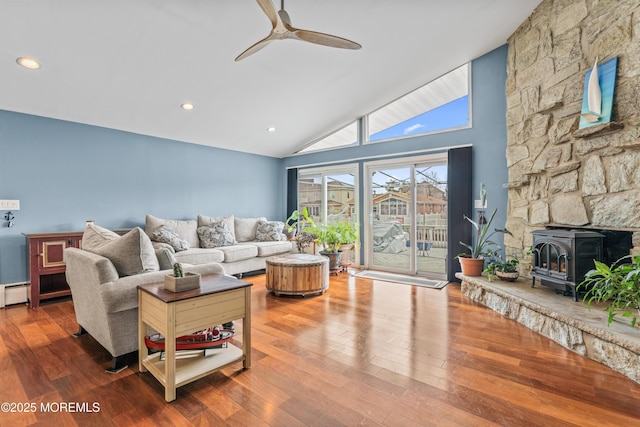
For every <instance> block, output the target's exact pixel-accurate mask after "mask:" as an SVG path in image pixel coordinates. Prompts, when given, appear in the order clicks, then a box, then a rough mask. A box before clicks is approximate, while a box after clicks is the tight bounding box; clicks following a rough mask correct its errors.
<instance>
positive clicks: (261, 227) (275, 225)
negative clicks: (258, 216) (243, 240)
mask: <svg viewBox="0 0 640 427" xmlns="http://www.w3.org/2000/svg"><path fill="white" fill-rule="evenodd" d="M283 230H284V222H280V221H262V220H260V221H258V227H257V228H256V240H257V241H258V242H277V241H281V240H287V236H285V235H284V233H283V232H282V231H283Z"/></svg>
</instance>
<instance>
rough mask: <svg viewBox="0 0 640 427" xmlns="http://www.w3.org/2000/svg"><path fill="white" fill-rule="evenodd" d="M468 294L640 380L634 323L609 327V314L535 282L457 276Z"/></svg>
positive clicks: (638, 342) (637, 333) (638, 344)
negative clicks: (589, 308)
mask: <svg viewBox="0 0 640 427" xmlns="http://www.w3.org/2000/svg"><path fill="white" fill-rule="evenodd" d="M456 276H457V277H458V278H459V279H461V280H462V283H461V291H462V294H463V295H466V296H467V297H469V298H471V299H472V300H474V301H476V302H478V303H481V304H483V305H485V306H487V307H488V308H490V309H492V310H494V311H496V312H498V313H500V314H502V315H503V316H506V317H508V318H509V319H511V320H515V321H517V322H518V323H520V324H522V325H524V326H526V327H527V328H529V329H531V330H533V331H536V332H538V333H540V334H542V335H544V336H546V337H547V338H549V339H551V340H553V341H555V342H557V343H559V344H561V345H563V346H564V347H566V348H568V349H570V350H573V351H574V352H576V353H578V354H580V355H581V356H584V357H587V358H589V359H592V360H594V361H596V362H599V363H602V364H603V365H605V366H608V367H609V368H611V369H613V370H615V371H617V372H619V373H621V374H623V375H625V376H627V377H629V378H631V379H632V380H634V381H636V382H638V383H640V330H638V328H637V327H636V328H632V327H631V325H626V324H617V323H614V324H612V325H611V326H607V322H606V313H604V312H602V310H601V309H598V310H595V309H593V310H587V309H586V307H584V305H582V304H580V303H576V302H573V300H571V299H570V298H567V297H563V296H559V295H554V293H553V291H552V290H550V289H546V288H544V287H542V288H536V289H532V288H531V287H530V285H531V282H528V281H526V282H525V281H523V279H520V281H519V282H518V283H505V282H500V281H497V282H488V281H487V280H486V279H485V278H484V277H467V276H463V275H461V274H460V273H458V274H457V275H456Z"/></svg>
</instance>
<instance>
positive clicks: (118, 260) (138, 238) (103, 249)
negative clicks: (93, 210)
mask: <svg viewBox="0 0 640 427" xmlns="http://www.w3.org/2000/svg"><path fill="white" fill-rule="evenodd" d="M84 249H85V250H88V251H89V252H93V253H96V254H98V255H102V256H103V257H105V258H109V260H111V262H112V263H113V265H114V267H115V268H116V270H117V271H118V275H119V276H120V277H123V276H132V275H134V274H140V273H146V272H149V271H157V270H159V269H160V267H159V264H158V259H157V258H156V253H155V250H154V248H153V244H152V243H151V240H150V239H149V236H147V235H146V234H145V233H144V231H142V229H141V228H140V227H136V228H134V229H132V230H131V231H129V232H128V233H127V234H124V235H123V236H119V237H118V238H117V239H113V240H107V241H105V242H104V244H103V245H102V246H99V247H96V248H91V249H86V248H84Z"/></svg>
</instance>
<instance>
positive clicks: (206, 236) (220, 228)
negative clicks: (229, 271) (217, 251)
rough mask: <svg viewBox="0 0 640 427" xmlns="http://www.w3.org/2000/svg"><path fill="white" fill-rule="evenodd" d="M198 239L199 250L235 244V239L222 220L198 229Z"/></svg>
mask: <svg viewBox="0 0 640 427" xmlns="http://www.w3.org/2000/svg"><path fill="white" fill-rule="evenodd" d="M198 237H199V238H200V247H201V248H217V247H220V246H233V245H235V244H236V239H235V237H234V235H233V233H232V232H231V230H229V226H228V225H227V223H226V222H225V221H224V220H222V221H219V222H215V223H212V224H211V225H203V226H200V227H198Z"/></svg>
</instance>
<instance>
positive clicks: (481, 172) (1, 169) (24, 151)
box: [0, 46, 507, 284]
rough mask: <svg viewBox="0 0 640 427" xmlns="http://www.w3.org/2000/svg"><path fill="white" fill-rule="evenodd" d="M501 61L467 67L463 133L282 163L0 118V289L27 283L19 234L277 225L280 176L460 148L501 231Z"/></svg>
mask: <svg viewBox="0 0 640 427" xmlns="http://www.w3.org/2000/svg"><path fill="white" fill-rule="evenodd" d="M506 56H507V47H506V46H503V47H500V48H498V49H496V50H494V51H492V52H490V53H488V54H486V55H484V56H482V57H480V58H478V59H476V60H474V61H473V64H472V103H473V104H472V106H473V112H472V114H473V116H472V120H473V127H472V128H470V129H463V130H458V131H453V132H446V133H439V134H433V135H424V136H418V137H415V138H407V139H404V140H400V141H392V142H382V143H376V144H370V145H367V146H362V147H352V148H347V149H340V150H332V151H325V152H321V153H311V154H307V155H302V156H292V157H288V158H286V159H275V158H270V157H264V156H256V155H250V154H246V153H239V152H234V151H228V150H220V149H215V148H210V147H204V146H199V145H194V144H187V143H183V142H178V141H171V140H166V139H160V138H153V137H149V136H143V135H138V134H132V133H127V132H121V131H116V130H112V129H105V128H100V127H95V126H87V125H81V124H77V123H70V122H64V121H60V120H53V119H47V118H42V117H36V116H30V115H26V114H20V113H13V112H9V111H2V110H0V199H19V200H20V203H21V209H20V211H17V212H15V216H16V225H15V226H14V227H13V228H7V227H5V226H4V225H5V224H6V222H5V221H3V219H4V213H5V212H4V211H3V212H0V225H1V226H0V284H7V283H14V282H22V281H26V280H27V274H26V269H27V257H26V245H25V238H24V236H23V235H22V233H36V232H53V231H72V230H77V231H80V230H82V229H83V228H84V223H85V221H86V220H87V219H92V220H94V221H96V223H97V224H99V225H103V226H105V227H108V228H129V227H133V226H143V225H144V216H145V215H146V214H147V213H151V214H153V215H156V216H159V217H164V218H173V219H181V218H195V216H197V215H198V214H203V215H212V216H217V215H227V214H229V213H233V214H235V215H237V216H245V217H246V216H266V217H268V218H270V219H281V220H282V219H284V218H286V216H287V215H286V214H287V213H286V212H285V209H286V208H285V197H284V194H283V191H282V189H283V188H286V168H287V167H298V166H304V165H311V164H318V163H334V164H335V163H340V162H353V161H354V160H355V159H360V160H357V161H359V162H360V163H362V162H363V161H364V160H362V159H364V158H373V157H377V158H379V159H382V158H392V157H397V156H398V153H408V152H412V153H413V154H414V155H415V154H419V152H433V150H436V151H437V150H438V149H439V148H442V147H450V146H458V145H472V146H473V156H474V159H473V180H474V183H473V186H474V198H478V197H479V187H480V182H484V183H485V184H486V185H487V193H488V201H489V208H490V209H492V208H494V207H495V208H498V215H497V216H496V222H495V224H496V226H501V225H502V224H504V223H505V221H506V203H507V193H506V189H504V188H503V187H502V184H503V183H506V182H507V167H506V160H505V149H506V140H507V137H506V119H505V114H506V97H505V81H506ZM401 155H404V154H401ZM361 178H362V177H361Z"/></svg>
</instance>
